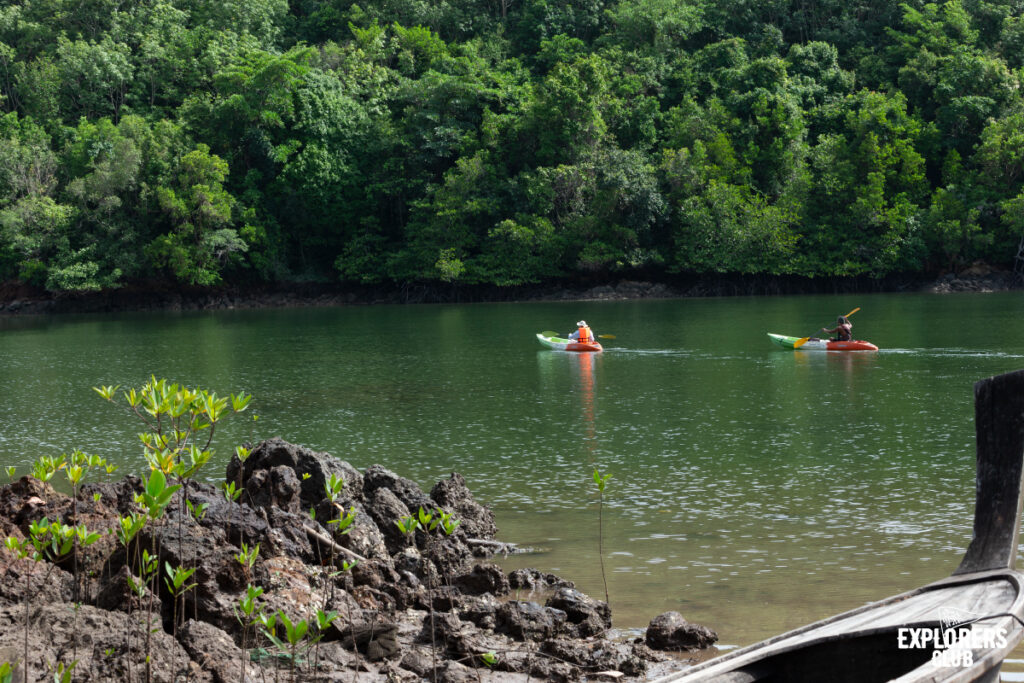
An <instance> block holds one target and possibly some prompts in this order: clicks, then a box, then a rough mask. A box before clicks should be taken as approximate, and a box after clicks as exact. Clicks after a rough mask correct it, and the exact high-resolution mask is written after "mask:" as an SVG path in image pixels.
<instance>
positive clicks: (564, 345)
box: [537, 332, 603, 352]
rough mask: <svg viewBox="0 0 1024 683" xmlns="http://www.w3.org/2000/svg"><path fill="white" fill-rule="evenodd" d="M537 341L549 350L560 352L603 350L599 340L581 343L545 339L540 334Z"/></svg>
mask: <svg viewBox="0 0 1024 683" xmlns="http://www.w3.org/2000/svg"><path fill="white" fill-rule="evenodd" d="M537 339H538V340H539V341H540V343H541V344H543V345H544V346H546V347H548V348H549V349H557V350H558V351H580V352H593V351H602V350H603V347H602V346H601V344H600V342H598V341H597V340H594V341H592V342H584V343H580V342H578V341H573V340H572V339H563V338H561V337H545V336H544V335H543V334H540V333H539V332H538V333H537Z"/></svg>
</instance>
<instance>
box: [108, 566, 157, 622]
mask: <svg viewBox="0 0 1024 683" xmlns="http://www.w3.org/2000/svg"><path fill="white" fill-rule="evenodd" d="M129 578H131V580H132V581H133V582H134V583H135V584H136V585H140V581H139V577H137V576H132V575H131V574H129V573H128V567H126V566H122V567H121V569H120V570H119V571H118V572H117V573H116V574H114V575H112V576H103V577H101V579H100V581H99V590H98V591H97V593H96V607H99V608H101V609H105V610H122V611H126V612H128V611H131V612H138V611H140V610H144V609H145V608H146V602H145V599H144V596H145V595H147V594H148V592H149V590H148V589H143V590H144V592H143V597H139V594H138V593H136V592H135V591H134V590H132V588H131V586H130V585H128V579H129Z"/></svg>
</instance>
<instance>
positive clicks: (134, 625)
mask: <svg viewBox="0 0 1024 683" xmlns="http://www.w3.org/2000/svg"><path fill="white" fill-rule="evenodd" d="M23 615H24V612H23V607H22V606H20V605H19V606H17V607H10V606H7V607H0V648H5V647H11V648H17V650H18V652H24V650H23V649H22V638H23V637H24V630H23V625H22V619H23ZM143 624H144V616H143V617H142V619H141V620H140V615H132V616H129V615H128V614H126V613H124V612H108V611H106V610H102V609H97V608H95V607H92V606H90V605H82V606H80V607H79V608H78V609H77V610H75V609H71V608H70V607H69V606H68V605H66V604H61V603H52V604H45V605H39V606H37V607H35V608H33V609H32V611H31V613H30V623H29V653H30V654H29V662H28V673H29V680H31V681H42V680H45V679H47V678H50V679H52V675H50V674H48V673H47V672H48V671H49V670H50V667H51V666H52V665H53V663H55V662H58V661H63V662H64V663H65V664H66V665H67V664H70V663H71V653H72V650H74V651H75V652H76V654H75V657H76V658H77V660H78V664H77V665H76V666H75V669H74V679H75V680H76V681H127V680H129V677H128V670H129V667H130V668H131V671H132V676H131V680H144V678H145V676H144V672H145V670H146V664H145V660H146V655H147V652H146V649H145V647H146V646H145V640H146V638H145V628H144V626H143ZM149 656H150V660H151V664H150V666H151V671H152V681H154V683H172V681H174V680H177V679H187V680H190V681H197V682H199V683H202V682H204V681H205V682H210V681H212V680H213V678H212V676H211V675H210V674H209V672H205V671H202V670H201V669H200V668H199V667H198V666H197V665H195V664H193V663H192V662H191V661H190V659H189V655H188V653H187V652H186V651H185V650H184V649H183V648H182V647H181V646H180V645H179V644H178V643H177V641H175V640H174V638H172V637H171V635H170V634H168V633H165V632H164V631H162V630H160V629H157V630H156V631H155V632H153V633H152V634H150V646H149Z"/></svg>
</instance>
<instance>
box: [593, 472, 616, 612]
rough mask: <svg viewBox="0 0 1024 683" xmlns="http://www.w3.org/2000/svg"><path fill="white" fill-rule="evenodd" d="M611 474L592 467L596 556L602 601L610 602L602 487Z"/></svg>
mask: <svg viewBox="0 0 1024 683" xmlns="http://www.w3.org/2000/svg"><path fill="white" fill-rule="evenodd" d="M611 476H612V475H610V474H606V475H604V476H603V477H602V476H601V473H600V472H598V471H597V468H596V467H595V468H594V485H595V486H596V487H597V558H598V560H599V561H600V563H601V581H602V582H603V583H604V601H605V602H606V603H608V604H611V601H610V600H609V599H608V579H607V578H606V577H605V573H604V487H605V483H606V482H607V481H608V479H610V478H611Z"/></svg>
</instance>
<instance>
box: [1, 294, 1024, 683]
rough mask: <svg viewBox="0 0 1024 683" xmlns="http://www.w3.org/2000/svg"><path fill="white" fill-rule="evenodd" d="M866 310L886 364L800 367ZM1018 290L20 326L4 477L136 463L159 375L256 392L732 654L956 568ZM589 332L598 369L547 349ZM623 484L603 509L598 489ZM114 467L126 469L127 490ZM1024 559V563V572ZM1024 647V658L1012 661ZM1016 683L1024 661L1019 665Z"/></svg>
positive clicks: (268, 429) (546, 559)
mask: <svg viewBox="0 0 1024 683" xmlns="http://www.w3.org/2000/svg"><path fill="white" fill-rule="evenodd" d="M858 306H859V307H860V308H861V310H860V311H859V312H858V313H856V314H855V315H854V317H853V318H852V319H851V322H852V323H853V325H854V336H855V337H858V338H862V339H867V340H869V341H872V342H874V343H875V344H877V345H878V346H879V347H881V350H880V351H879V352H877V353H857V354H839V353H821V352H817V353H816V352H806V353H805V352H793V351H785V350H782V349H779V348H776V347H774V346H773V345H772V344H771V343H770V342H769V341H768V338H767V336H766V335H765V333H766V332H778V333H784V334H793V335H806V334H811V333H813V332H814V331H815V330H816V329H817V328H819V327H821V326H822V325H831V324H832V323H833V322H834V319H835V316H836V315H837V314H841V313H846V312H848V311H849V310H851V309H853V308H855V307H858ZM1022 314H1024V295H1022V294H1021V293H1019V292H1007V293H996V294H953V295H945V296H936V295H920V294H901V295H894V294H884V295H882V294H879V295H843V296H834V297H832V296H805V297H779V298H726V299H687V300H663V301H630V302H574V303H531V304H478V305H463V306H455V305H451V306H448V305H436V306H373V307H345V308H318V309H314V308H309V309H280V310H265V311H237V312H235V311H222V312H204V313H162V314H154V313H147V314H120V315H99V316H88V317H85V316H62V317H48V318H31V317H25V318H12V319H3V320H0V357H2V358H3V362H2V363H0V395H2V396H3V399H2V401H0V463H2V464H4V465H12V464H13V465H18V466H19V467H20V468H21V471H22V472H24V471H26V470H27V467H28V466H29V464H30V463H31V461H32V460H34V459H35V458H36V457H38V456H39V455H55V454H59V453H61V452H67V451H70V450H71V449H72V448H76V447H77V448H81V449H83V450H86V451H87V452H95V453H99V454H101V455H104V456H105V457H108V458H111V459H113V460H115V461H116V462H119V463H120V464H121V466H122V472H121V473H123V472H126V471H133V472H139V471H141V470H142V468H143V464H142V458H141V453H140V449H139V448H138V446H137V445H136V444H137V441H136V438H135V433H136V432H137V431H139V427H138V425H136V424H135V423H134V422H133V421H132V420H131V419H129V417H128V416H127V415H126V414H125V413H124V412H123V411H120V410H118V409H115V408H114V407H113V406H110V405H108V404H105V403H104V402H103V401H102V400H101V399H100V398H99V397H98V396H97V395H96V394H95V393H94V392H93V391H92V389H91V387H93V386H96V385H101V384H104V385H106V384H121V385H123V386H138V385H140V384H141V383H143V382H144V381H145V379H146V378H147V377H148V376H149V375H150V374H155V375H156V376H158V377H160V376H164V377H167V378H169V379H172V380H174V381H179V382H183V383H187V384H189V385H200V386H203V387H205V388H209V389H213V390H216V391H218V392H220V393H227V392H229V391H239V390H244V391H246V392H249V393H252V394H254V396H255V411H256V413H257V414H258V415H259V420H258V421H255V422H254V421H253V420H252V419H251V417H250V416H245V417H244V418H236V419H233V420H231V421H229V422H228V423H227V424H225V426H224V429H223V431H222V432H220V433H219V434H217V436H216V438H215V446H216V447H217V453H218V455H217V457H216V458H215V462H214V463H212V464H211V465H210V466H209V468H208V469H207V470H206V471H205V472H204V473H203V475H202V476H203V478H206V479H208V480H211V481H216V480H219V479H220V478H221V477H222V475H223V471H224V464H225V463H226V461H227V458H228V456H229V454H230V452H231V450H232V448H233V446H234V445H235V444H236V443H240V442H242V441H249V440H258V439H262V438H266V437H270V436H275V435H279V436H282V437H284V438H286V439H288V440H290V441H292V442H294V443H299V444H303V445H306V446H309V447H312V448H316V449H319V450H326V451H328V452H330V453H332V454H334V455H336V456H338V457H340V458H342V459H345V460H348V461H349V462H351V463H352V464H353V465H355V466H356V467H359V468H365V467H367V466H369V465H371V464H373V463H380V464H383V465H385V466H386V467H389V468H390V469H392V470H394V471H396V472H397V473H399V474H401V475H402V476H406V477H409V478H411V479H413V480H415V481H417V482H418V483H419V484H420V485H421V486H422V487H424V488H425V489H429V488H430V486H431V485H432V484H433V483H434V482H435V481H437V480H438V479H440V478H442V477H445V476H447V475H448V473H450V472H451V471H458V472H460V473H462V474H463V475H464V476H465V477H466V480H467V482H468V484H469V486H470V488H471V489H472V490H473V492H474V494H475V496H476V497H477V499H478V500H479V501H481V502H483V503H485V504H487V505H489V506H490V507H492V509H494V511H495V513H496V515H497V519H498V525H499V528H500V534H499V536H500V538H501V539H502V540H505V541H509V542H514V543H517V544H520V545H521V546H527V547H530V548H532V549H533V552H532V553H530V554H525V555H515V556H511V557H509V558H507V559H505V560H502V564H503V566H505V567H506V568H507V569H513V568H517V567H525V566H530V567H536V568H538V569H541V570H544V571H551V572H554V573H557V574H559V575H561V576H563V577H565V578H568V579H571V580H573V581H575V582H576V583H577V585H578V586H579V587H580V588H581V589H583V590H584V591H586V592H588V593H590V594H591V595H594V596H596V597H603V596H604V592H605V587H604V580H603V579H602V570H601V562H600V556H599V553H598V542H599V535H598V529H599V527H598V524H599V522H600V525H601V531H602V545H603V551H604V552H603V557H604V576H605V577H606V580H607V587H608V594H609V597H610V600H611V604H612V609H613V615H614V620H615V625H616V627H618V628H622V629H627V630H628V629H638V628H642V627H643V626H645V625H646V624H647V622H648V621H649V620H650V619H651V618H652V617H653V616H655V615H656V614H659V613H661V612H664V611H666V610H677V611H679V612H681V613H683V614H684V615H685V616H686V617H687V618H688V619H690V620H692V621H696V622H699V623H703V624H706V625H708V626H710V627H712V628H714V629H715V630H717V631H718V633H719V635H720V637H721V645H722V647H723V649H724V648H728V647H734V646H743V645H746V644H749V643H751V642H755V641H757V640H760V639H762V638H765V637H768V636H771V635H774V634H776V633H778V632H780V631H783V630H786V629H788V628H793V627H795V626H799V625H801V624H804V623H806V622H808V621H812V620H815V619H820V618H823V617H826V616H829V615H831V614H834V613H837V612H840V611H844V610H847V609H852V608H854V607H857V606H860V605H862V604H864V603H866V602H869V601H872V600H877V599H880V598H883V597H886V596H888V595H891V594H894V593H898V592H902V591H905V590H909V589H912V588H915V587H917V586H920V585H922V584H924V583H927V582H929V581H933V580H935V579H938V578H941V577H943V576H946V575H948V574H949V573H950V572H951V571H952V570H953V569H954V568H955V567H956V566H957V564H958V563H959V560H960V557H961V555H962V553H963V550H964V548H965V547H966V545H967V543H968V541H969V540H970V534H971V515H972V514H973V507H974V483H973V482H974V425H973V393H972V385H973V383H974V382H975V381H976V380H978V379H981V378H983V377H987V376H990V375H994V374H999V373H1002V372H1007V371H1011V370H1016V369H1020V368H1024V315H1022ZM581 317H582V318H585V319H586V320H588V321H589V322H590V323H591V325H592V326H593V327H594V329H595V332H596V333H597V334H614V335H615V337H616V338H615V339H613V340H603V341H604V342H605V344H606V350H605V352H604V353H602V354H599V355H588V354H569V353H562V352H553V351H549V350H546V349H543V348H542V347H541V346H540V345H539V344H538V343H537V342H536V340H535V338H534V334H535V333H536V332H539V331H541V330H558V331H562V332H568V331H569V330H570V329H571V328H570V325H571V323H572V322H574V321H576V320H578V319H580V318H581ZM594 468H597V469H599V471H600V472H601V473H602V474H611V475H612V477H611V479H609V480H608V484H607V490H606V492H605V496H604V500H603V506H602V507H601V508H600V517H599V501H598V496H597V493H596V490H595V486H594V483H593V479H592V477H591V475H592V472H593V470H594ZM121 473H119V474H121ZM1020 566H1024V564H1022V565H1020ZM1015 659H1024V656H1021V657H1015ZM1006 669H1007V672H1008V673H1007V674H1005V675H1004V678H1005V679H1006V680H1024V677H1019V678H1013V676H1014V675H1018V676H1019V675H1020V674H1014V673H1013V672H1014V671H1024V664H1022V663H1021V662H1010V663H1009V664H1008V666H1007V667H1006Z"/></svg>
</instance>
